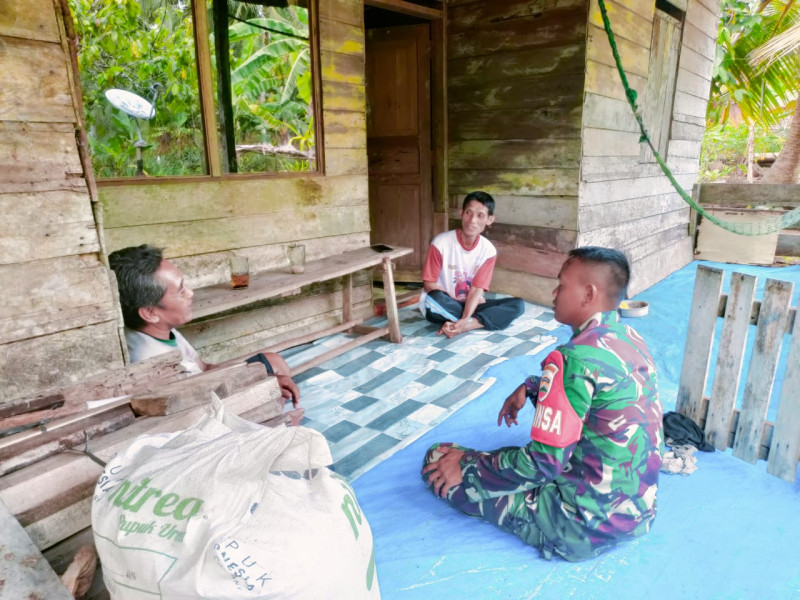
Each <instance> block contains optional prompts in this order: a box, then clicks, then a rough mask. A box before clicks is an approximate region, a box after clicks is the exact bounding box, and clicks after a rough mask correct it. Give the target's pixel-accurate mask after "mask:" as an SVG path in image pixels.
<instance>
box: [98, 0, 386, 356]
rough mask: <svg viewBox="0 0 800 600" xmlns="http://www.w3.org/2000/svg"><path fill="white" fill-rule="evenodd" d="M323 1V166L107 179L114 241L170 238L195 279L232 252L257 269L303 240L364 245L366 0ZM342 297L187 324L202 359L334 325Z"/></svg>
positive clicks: (360, 295)
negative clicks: (306, 170)
mask: <svg viewBox="0 0 800 600" xmlns="http://www.w3.org/2000/svg"><path fill="white" fill-rule="evenodd" d="M318 7H319V11H318V14H319V29H318V31H319V36H320V38H319V40H320V42H319V46H320V66H321V68H320V71H321V80H322V90H321V92H322V96H321V98H317V99H316V101H318V102H319V101H321V102H322V105H321V106H322V120H323V129H324V136H323V139H321V140H318V143H322V144H324V163H325V173H324V174H308V175H302V174H291V175H275V176H272V177H268V178H251V177H239V178H237V177H228V178H224V179H222V180H210V179H209V180H192V181H186V182H177V183H167V184H163V183H161V184H160V183H150V184H144V185H142V184H139V183H134V184H130V185H122V186H116V185H115V186H109V187H103V186H101V187H100V190H99V193H100V198H101V201H102V202H103V206H104V209H105V231H106V236H107V237H106V239H107V244H108V249H109V252H111V251H113V250H116V249H118V248H122V247H125V246H129V245H133V244H141V243H151V244H155V245H160V246H163V247H165V248H166V251H167V255H168V256H170V257H171V258H173V259H175V262H176V264H177V265H178V266H179V267H180V268H181V269H182V270H183V271H184V273H185V274H186V276H187V281H188V282H189V284H190V285H192V286H200V285H208V284H212V283H217V282H220V281H225V280H227V278H228V258H229V257H230V256H231V255H232V254H234V253H235V254H240V255H245V256H248V257H249V259H250V269H251V271H255V272H257V271H262V270H267V269H275V268H282V267H288V257H287V255H286V244H287V243H289V242H301V243H303V244H305V246H306V257H307V259H309V260H313V259H316V258H322V257H325V256H331V255H334V254H338V253H340V252H343V251H346V250H351V249H354V248H357V247H362V246H364V245H367V244H369V211H368V204H367V203H368V195H367V161H366V126H365V94H364V25H363V5H362V3H361V2H359V1H357V0H319V3H318ZM359 282H360V288H358V289H357V290H354V294H355V298H356V300H357V304H356V305H355V310H356V314H357V315H361V316H364V315H366V314H369V313H370V309H371V297H370V289H371V288H370V285H371V284H370V282H369V281H368V279H367V278H366V277H362V278H361V279H359ZM337 298H338V294H336V293H335V289H332V288H330V287H321V288H318V289H314V290H306V291H305V292H304V293H303V294H302V295H301V294H298V296H297V298H296V300H297V301H296V302H290V303H288V304H287V303H286V301H285V300H284V301H282V302H281V306H282V308H281V309H277V308H274V309H273V308H264V307H259V308H258V309H257V310H252V311H249V312H247V313H244V314H239V315H234V316H230V317H226V318H221V319H215V320H211V321H204V322H202V323H197V324H192V325H189V326H187V327H186V328H184V330H183V332H184V333H185V335H186V336H187V337H188V338H189V339H190V340H191V341H192V342H193V343H195V344H196V346H197V347H198V349H199V350H200V351H201V353H202V354H203V355H204V357H205V358H206V359H208V360H211V361H217V360H222V359H226V358H230V357H232V356H236V355H239V354H243V353H246V352H249V351H251V350H256V349H259V348H261V347H264V346H265V345H267V344H270V343H273V342H278V341H280V340H281V339H284V338H286V337H290V335H289V334H290V333H292V331H294V334H295V335H297V333H298V332H300V333H302V332H307V331H312V330H319V329H324V328H325V327H328V326H330V325H332V324H333V322H334V321H335V320H336V319H337V318H338V315H339V314H340V312H341V302H340V301H339V300H337ZM272 304H274V303H271V305H272ZM288 307H290V308H288Z"/></svg>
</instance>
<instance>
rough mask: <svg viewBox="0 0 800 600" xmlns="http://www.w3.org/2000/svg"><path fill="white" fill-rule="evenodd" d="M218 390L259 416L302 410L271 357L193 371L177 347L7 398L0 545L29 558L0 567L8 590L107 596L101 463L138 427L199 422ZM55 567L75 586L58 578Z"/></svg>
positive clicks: (229, 402) (279, 420)
mask: <svg viewBox="0 0 800 600" xmlns="http://www.w3.org/2000/svg"><path fill="white" fill-rule="evenodd" d="M212 393H214V394H216V395H217V396H218V397H219V398H220V399H221V400H222V402H223V404H224V405H225V409H226V410H227V411H229V412H232V413H234V414H237V415H239V416H241V417H243V418H245V419H247V420H250V421H253V422H256V423H263V424H265V425H270V426H277V425H283V424H288V423H289V422H290V421H291V420H292V418H297V415H295V414H292V413H284V412H283V399H282V398H281V393H280V389H279V386H278V383H277V380H276V379H275V378H274V377H270V376H268V375H267V373H266V370H265V369H264V367H263V366H262V365H260V364H254V365H247V364H244V363H238V364H234V365H231V366H227V367H222V368H219V369H214V370H211V371H208V372H206V373H202V374H200V375H194V376H191V377H186V376H185V375H184V374H183V373H182V369H181V366H180V355H179V353H178V352H177V351H175V352H170V353H169V354H164V355H161V356H158V357H155V358H153V359H150V360H148V361H144V362H140V363H135V364H132V365H129V366H128V367H126V368H124V369H119V370H115V371H110V372H107V373H104V374H102V375H101V376H98V377H96V378H93V379H91V380H85V381H82V382H79V383H76V384H74V385H70V386H62V387H60V388H57V389H51V390H48V391H47V392H45V393H42V394H39V395H38V396H36V397H32V398H24V399H20V400H15V401H12V402H7V403H4V404H2V405H0V539H2V542H0V547H2V548H3V549H4V552H13V553H14V555H15V556H18V557H21V556H24V557H25V559H24V560H19V561H6V564H5V565H4V566H3V567H0V597H4V598H5V597H8V598H28V597H31V598H39V597H43V598H44V597H46V598H48V599H49V598H61V597H64V598H70V597H75V598H80V597H84V598H107V597H108V595H107V592H106V591H105V590H104V588H103V586H102V581H101V578H100V577H99V576H97V575H95V574H94V566H93V565H94V558H93V557H94V549H93V540H92V533H91V503H92V494H93V492H94V486H95V482H96V481H97V478H98V477H99V475H100V474H101V473H102V470H103V467H102V466H101V465H102V464H103V463H104V462H105V461H107V460H108V459H110V458H111V457H112V456H113V455H114V454H115V453H117V452H118V451H119V450H121V449H122V448H124V447H125V446H126V445H127V444H128V443H129V442H130V440H131V439H133V438H134V437H136V436H139V435H142V434H145V433H147V434H153V433H162V432H171V431H178V430H181V429H185V428H186V427H188V426H190V425H192V424H193V423H195V422H196V421H197V420H199V419H200V418H201V417H202V416H203V415H204V414H206V413H207V412H208V410H209V406H210V403H211V398H212ZM87 547H88V548H87ZM41 553H43V556H44V558H42V554H41ZM48 563H49V564H48ZM70 564H71V565H72V566H71V567H70ZM51 567H52V568H51ZM68 567H69V569H68ZM10 570H13V571H14V572H13V573H11V572H10ZM53 571H55V572H57V573H63V575H62V581H63V582H64V584H66V585H67V587H69V589H70V591H69V592H68V591H67V588H65V587H64V586H62V585H61V584H59V583H58V581H57V580H55V583H54V584H53V582H52V581H50V580H51V579H53V578H55V575H54V573H53ZM9 586H15V587H13V588H11V589H9ZM53 586H54V587H53ZM56 589H57V590H58V591H57V592H56V591H52V590H56ZM43 593H44V595H42V594H43ZM62 593H63V596H62V595H59V594H62ZM30 594H33V595H30Z"/></svg>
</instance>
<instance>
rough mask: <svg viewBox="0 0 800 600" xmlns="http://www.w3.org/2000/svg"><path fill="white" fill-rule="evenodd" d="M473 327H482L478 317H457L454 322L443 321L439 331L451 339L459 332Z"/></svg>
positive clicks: (470, 329)
mask: <svg viewBox="0 0 800 600" xmlns="http://www.w3.org/2000/svg"><path fill="white" fill-rule="evenodd" d="M473 329H483V324H482V323H481V322H480V321H479V320H478V319H466V320H464V319H459V320H458V321H456V322H455V323H452V322H450V323H445V324H444V325H442V328H441V329H440V331H441V332H442V333H444V335H446V336H447V337H448V338H450V339H452V338H454V337H456V336H457V335H458V334H459V333H465V332H467V331H472V330H473Z"/></svg>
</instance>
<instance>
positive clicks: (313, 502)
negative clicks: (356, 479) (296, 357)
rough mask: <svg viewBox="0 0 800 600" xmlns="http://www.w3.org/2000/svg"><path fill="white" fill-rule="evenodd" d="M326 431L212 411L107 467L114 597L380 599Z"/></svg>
mask: <svg viewBox="0 0 800 600" xmlns="http://www.w3.org/2000/svg"><path fill="white" fill-rule="evenodd" d="M330 464H331V456H330V450H329V449H328V445H327V442H326V441H325V438H324V437H323V436H322V435H321V434H319V433H317V432H316V431H314V430H311V429H307V428H305V427H279V428H274V429H271V428H267V427H262V426H260V425H256V424H253V423H250V422H248V421H244V420H242V419H240V418H239V417H236V416H234V415H228V414H224V412H223V410H222V404H221V403H219V402H218V401H217V402H215V413H214V414H213V415H209V416H207V417H205V418H204V419H203V420H202V421H200V422H199V423H198V424H196V425H195V426H194V427H191V428H189V429H187V430H185V431H180V432H177V433H170V434H161V435H143V436H140V437H138V438H136V439H134V440H133V441H132V442H131V444H130V445H129V446H128V447H127V448H126V449H125V450H124V451H122V452H120V453H119V454H118V455H117V456H115V457H114V458H113V459H111V461H109V463H108V464H107V465H106V468H105V470H104V472H103V475H102V476H101V477H100V479H99V480H98V482H97V486H96V488H95V494H94V501H93V505H92V528H93V530H94V537H95V543H96V545H97V551H98V554H99V557H100V560H101V563H102V566H103V577H104V579H105V583H106V587H108V589H109V592H110V594H111V598H112V599H113V600H134V599H136V600H138V599H140V598H163V599H169V600H189V599H192V600H195V599H199V598H208V599H214V600H229V599H230V600H233V599H237V600H239V599H268V598H281V599H285V598H308V599H314V600H324V599H331V600H334V599H336V600H338V599H341V598H347V599H348V600H360V599H364V600H367V599H369V600H376V599H379V598H380V591H379V588H378V577H377V573H376V570H375V556H374V553H373V548H372V532H371V531H370V527H369V524H368V523H367V520H366V518H365V516H364V514H363V513H362V512H361V509H360V507H359V505H358V502H357V501H356V498H355V495H354V493H353V490H352V488H351V487H350V486H349V485H348V484H347V482H345V481H344V479H342V478H341V477H340V476H338V475H336V474H335V473H333V472H332V471H331V470H330V469H329V468H328V465H330Z"/></svg>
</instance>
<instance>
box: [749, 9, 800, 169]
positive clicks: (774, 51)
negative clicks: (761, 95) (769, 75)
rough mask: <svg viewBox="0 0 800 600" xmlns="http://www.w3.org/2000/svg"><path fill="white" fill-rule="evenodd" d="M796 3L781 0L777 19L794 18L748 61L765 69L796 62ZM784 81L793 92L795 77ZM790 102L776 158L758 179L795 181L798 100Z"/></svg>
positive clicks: (799, 152)
mask: <svg viewBox="0 0 800 600" xmlns="http://www.w3.org/2000/svg"><path fill="white" fill-rule="evenodd" d="M797 4H798V3H797V2H796V0H789V1H787V2H785V3H784V6H783V10H782V11H781V12H780V13H777V14H778V19H779V20H780V21H790V20H794V21H795V22H794V24H792V25H789V26H788V27H787V28H785V29H784V30H783V31H782V32H781V33H779V34H778V35H776V36H774V37H772V38H771V39H770V40H768V41H767V42H765V43H764V44H762V45H761V46H759V47H758V48H756V49H755V50H753V51H752V52H751V53H750V54H749V56H748V58H749V59H750V62H751V64H753V65H754V66H758V67H762V68H763V69H764V70H766V69H769V68H770V67H771V66H772V65H774V64H776V63H778V62H780V61H788V62H791V63H793V64H795V65H796V64H797V63H798V50H800V21H798V20H797V19H798V12H800V11H798V7H797ZM773 8H774V7H773ZM787 84H789V85H791V84H793V85H792V86H791V87H792V88H794V92H795V94H797V87H798V81H797V77H795V78H794V79H793V80H790V82H787ZM790 104H794V113H793V115H792V122H791V125H790V126H789V131H788V132H787V134H786V141H785V142H784V144H783V148H782V149H781V152H780V154H779V155H778V158H777V160H776V161H775V163H774V164H773V165H772V167H770V169H769V171H767V173H766V175H765V176H764V177H763V178H762V180H761V182H762V183H797V175H798V171H800V103H798V102H797V98H796V97H795V100H794V101H793V102H792V103H790Z"/></svg>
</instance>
